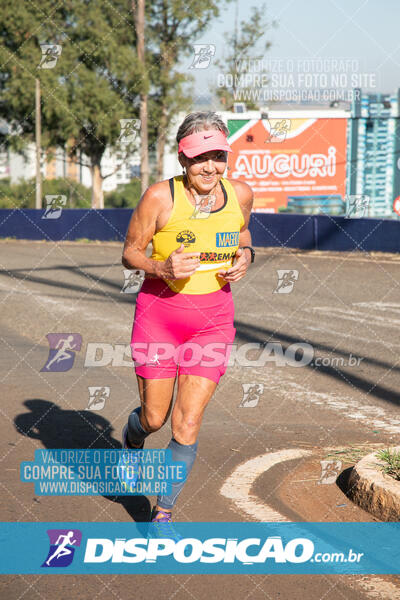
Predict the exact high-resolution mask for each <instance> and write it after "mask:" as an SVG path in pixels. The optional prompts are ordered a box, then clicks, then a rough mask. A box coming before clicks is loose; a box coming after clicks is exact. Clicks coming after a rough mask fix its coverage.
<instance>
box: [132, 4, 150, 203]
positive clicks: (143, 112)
mask: <svg viewBox="0 0 400 600" xmlns="http://www.w3.org/2000/svg"><path fill="white" fill-rule="evenodd" d="M135 4H136V3H135V0H133V1H132V10H133V14H134V15H135V28H136V37H137V54H138V59H139V62H140V64H141V65H143V70H145V54H144V52H145V50H144V20H145V16H144V15H145V10H144V9H145V0H137V9H136V7H135ZM146 83H147V82H146ZM140 179H141V188H142V194H143V193H144V192H145V190H146V189H147V188H148V186H149V149H148V128H147V94H140Z"/></svg>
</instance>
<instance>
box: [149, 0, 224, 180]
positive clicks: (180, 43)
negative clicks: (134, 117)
mask: <svg viewBox="0 0 400 600" xmlns="http://www.w3.org/2000/svg"><path fill="white" fill-rule="evenodd" d="M227 1H228V2H229V0H227ZM223 5H224V4H223V2H216V1H215V0H186V1H185V0H152V1H148V3H147V5H146V13H147V30H146V41H147V46H148V49H149V53H148V60H149V62H148V64H147V68H148V70H149V75H150V81H151V86H150V114H151V123H150V132H152V133H153V135H155V137H156V139H157V178H158V179H160V178H161V177H162V173H163V160H164V151H165V143H166V139H167V135H168V131H169V127H170V124H171V121H172V118H173V116H174V115H176V113H178V112H180V111H182V110H185V111H188V110H189V109H190V106H191V104H192V98H191V95H190V92H189V91H188V89H187V87H185V84H187V83H188V82H190V80H191V77H190V74H189V73H190V72H189V70H188V71H187V72H184V73H182V72H179V71H178V70H177V65H178V62H179V61H180V60H182V58H183V57H184V56H188V55H189V53H190V52H191V51H192V46H193V44H194V43H195V42H196V39H198V38H199V36H200V35H201V34H202V33H204V31H205V30H206V29H207V27H208V26H209V25H210V23H211V21H212V20H213V19H215V18H217V17H218V16H219V14H220V10H221V8H222V7H223ZM189 63H190V61H189V60H188V67H189Z"/></svg>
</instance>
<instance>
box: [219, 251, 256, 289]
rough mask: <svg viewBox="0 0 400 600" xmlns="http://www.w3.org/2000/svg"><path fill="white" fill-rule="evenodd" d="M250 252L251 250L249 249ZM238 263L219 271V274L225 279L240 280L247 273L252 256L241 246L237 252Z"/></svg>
mask: <svg viewBox="0 0 400 600" xmlns="http://www.w3.org/2000/svg"><path fill="white" fill-rule="evenodd" d="M248 253H250V251H249V250H248ZM235 259H236V263H235V264H234V266H233V267H230V268H229V269H227V270H226V271H218V275H219V276H220V277H222V279H225V281H239V279H242V277H244V276H245V275H246V273H247V269H248V267H249V264H250V263H251V258H250V257H249V256H248V254H246V251H245V250H243V249H242V248H239V249H238V250H237V252H236V254H235Z"/></svg>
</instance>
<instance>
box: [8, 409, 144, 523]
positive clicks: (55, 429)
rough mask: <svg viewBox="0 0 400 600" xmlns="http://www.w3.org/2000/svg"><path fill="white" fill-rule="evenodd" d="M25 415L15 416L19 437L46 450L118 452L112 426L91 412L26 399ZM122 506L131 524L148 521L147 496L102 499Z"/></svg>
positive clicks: (118, 447)
mask: <svg viewBox="0 0 400 600" xmlns="http://www.w3.org/2000/svg"><path fill="white" fill-rule="evenodd" d="M24 405H25V406H26V407H27V409H28V412H25V413H22V414H19V415H17V416H16V417H15V419H14V423H15V427H16V429H17V431H18V433H20V434H21V435H24V436H27V437H30V438H32V439H35V440H40V441H41V442H42V444H43V446H44V447H45V448H48V449H60V448H62V449H76V448H82V449H87V448H90V449H120V448H121V442H120V441H119V440H117V439H116V438H114V437H113V436H112V433H113V427H112V426H111V423H110V422H109V421H108V420H107V419H105V418H104V417H101V416H100V415H99V414H96V413H94V412H92V411H90V410H69V409H68V410H64V409H62V408H60V407H59V406H57V404H54V402H49V401H48V400H43V399H41V398H29V399H27V400H25V402H24ZM104 498H107V500H110V501H111V502H117V503H118V504H122V506H123V507H124V508H125V510H126V511H127V513H128V514H129V515H130V517H131V518H132V519H133V520H134V521H148V520H149V517H150V512H151V505H150V502H149V500H148V499H147V498H146V496H104Z"/></svg>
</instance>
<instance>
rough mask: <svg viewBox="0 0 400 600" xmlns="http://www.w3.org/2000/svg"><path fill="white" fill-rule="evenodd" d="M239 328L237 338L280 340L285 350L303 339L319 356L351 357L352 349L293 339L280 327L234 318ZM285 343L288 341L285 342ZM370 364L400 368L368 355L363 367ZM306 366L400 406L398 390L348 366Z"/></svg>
mask: <svg viewBox="0 0 400 600" xmlns="http://www.w3.org/2000/svg"><path fill="white" fill-rule="evenodd" d="M235 327H236V338H235V339H236V340H239V341H243V342H258V343H261V344H264V343H267V342H268V341H272V340H279V341H280V342H281V343H282V348H283V350H284V351H286V349H287V348H288V346H290V345H291V344H295V343H298V342H299V341H300V342H307V343H309V344H311V345H312V346H313V348H314V352H315V354H316V355H318V354H319V353H320V352H322V351H325V352H329V353H331V354H335V355H338V356H341V357H346V355H347V356H348V354H349V352H348V351H344V350H341V349H340V348H337V347H336V348H329V347H328V346H325V345H324V344H321V343H318V342H314V341H312V340H310V339H309V338H308V337H307V338H303V339H301V340H299V339H298V338H294V337H292V336H290V335H287V334H284V333H281V332H280V331H278V330H275V331H273V330H272V329H267V328H265V327H260V326H255V325H250V324H249V323H243V322H242V321H236V320H235ZM285 342H286V344H285ZM359 350H360V348H359V347H358V348H356V349H354V351H353V353H354V355H355V356H358V355H359ZM367 365H369V366H371V367H373V366H378V367H382V368H385V369H387V370H388V371H400V368H399V367H396V366H395V365H393V364H390V363H388V362H385V361H381V360H378V359H374V358H369V357H365V358H364V359H363V361H362V366H363V367H366V366H367ZM304 368H306V369H312V370H313V371H318V372H319V373H323V374H324V375H327V376H328V377H332V378H333V379H337V380H338V381H340V382H342V383H345V384H346V385H349V386H351V387H354V388H356V389H358V390H360V391H362V392H364V393H365V394H367V395H370V396H371V398H374V397H375V398H379V399H381V400H384V401H386V402H391V403H392V404H396V405H400V397H399V392H398V390H392V389H390V388H388V387H386V386H384V385H381V384H379V383H377V382H372V381H369V380H368V379H366V378H363V377H362V376H361V375H355V374H354V372H352V373H350V372H349V369H347V370H346V371H344V370H341V369H340V367H339V366H323V365H318V366H313V365H312V362H311V363H310V364H308V365H304Z"/></svg>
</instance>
